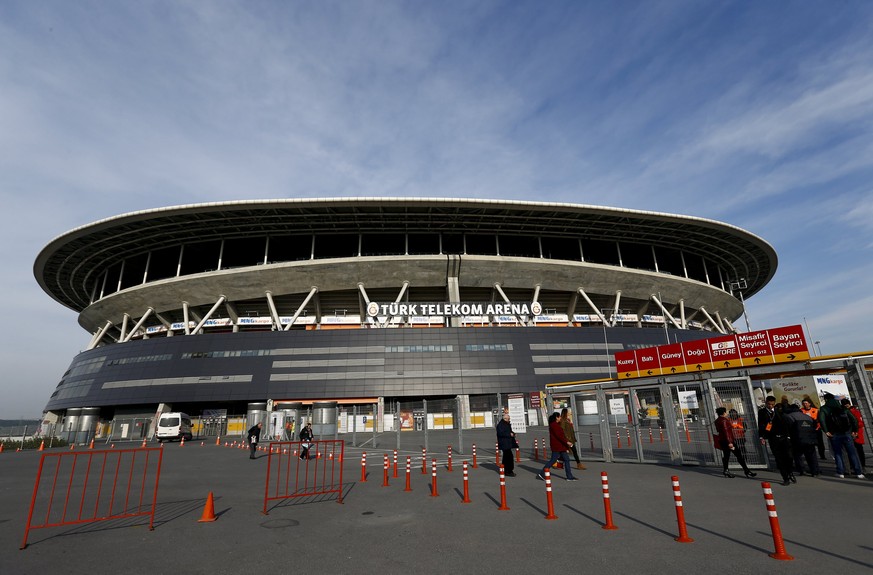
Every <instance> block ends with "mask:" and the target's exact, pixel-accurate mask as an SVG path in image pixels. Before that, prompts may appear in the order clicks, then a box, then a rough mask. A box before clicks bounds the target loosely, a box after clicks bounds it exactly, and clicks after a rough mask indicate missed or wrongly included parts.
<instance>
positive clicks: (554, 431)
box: [537, 412, 577, 481]
mask: <svg viewBox="0 0 873 575" xmlns="http://www.w3.org/2000/svg"><path fill="white" fill-rule="evenodd" d="M558 417H559V416H558V412H555V413H553V414H552V415H550V416H549V446H550V447H551V448H552V457H551V459H549V462H548V463H547V464H546V466H545V467H544V468H543V472H542V473H537V479H545V477H543V475H544V474H545V472H546V470H548V469H550V468H551V467H552V465H553V464H554V463H555V462H556V461H558V460H559V459H560V460H561V461H562V462H563V463H564V471H566V472H567V481H577V479H576V478H575V477H573V472H572V471H570V457H569V456H568V455H567V451H568V450H569V449H570V448H571V447H573V444H572V443H571V442H570V440H568V439H567V436H566V435H564V430H563V429H561V424H560V422H558Z"/></svg>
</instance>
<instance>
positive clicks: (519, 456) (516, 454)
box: [515, 447, 521, 463]
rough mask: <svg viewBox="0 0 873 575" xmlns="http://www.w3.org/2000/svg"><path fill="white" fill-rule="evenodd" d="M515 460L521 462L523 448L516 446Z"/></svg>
mask: <svg viewBox="0 0 873 575" xmlns="http://www.w3.org/2000/svg"><path fill="white" fill-rule="evenodd" d="M515 462H516V463H521V448H519V447H516V448H515Z"/></svg>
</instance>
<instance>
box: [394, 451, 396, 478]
mask: <svg viewBox="0 0 873 575" xmlns="http://www.w3.org/2000/svg"><path fill="white" fill-rule="evenodd" d="M394 479H397V450H396V449H395V450H394Z"/></svg>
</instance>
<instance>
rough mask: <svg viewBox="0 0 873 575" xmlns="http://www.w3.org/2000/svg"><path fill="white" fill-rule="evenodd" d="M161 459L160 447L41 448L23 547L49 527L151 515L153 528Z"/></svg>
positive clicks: (150, 526) (150, 525) (151, 528)
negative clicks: (34, 533)
mask: <svg viewBox="0 0 873 575" xmlns="http://www.w3.org/2000/svg"><path fill="white" fill-rule="evenodd" d="M162 460H163V451H162V450H161V449H160V448H139V449H112V450H105V451H87V452H85V451H72V452H70V451H68V452H64V453H43V455H42V458H41V459H40V461H39V469H38V470H37V473H36V481H35V483H34V486H33V497H32V498H31V501H30V511H29V512H28V514H27V524H26V525H25V528H24V540H23V541H22V543H21V547H20V549H24V548H25V547H27V537H28V535H29V534H30V531H31V530H33V529H44V528H46V527H60V526H62V525H79V524H82V523H93V522H96V521H108V520H110V519H122V518H128V517H140V516H148V517H149V529H150V530H153V529H154V522H155V506H156V504H157V499H158V481H159V480H160V477H161V462H162Z"/></svg>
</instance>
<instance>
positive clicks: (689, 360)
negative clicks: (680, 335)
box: [682, 339, 712, 371]
mask: <svg viewBox="0 0 873 575" xmlns="http://www.w3.org/2000/svg"><path fill="white" fill-rule="evenodd" d="M682 355H683V356H684V358H685V366H686V367H687V371H703V370H704V369H711V366H712V361H711V360H710V357H709V343H708V340H705V339H698V340H697V341H686V342H685V343H683V344H682Z"/></svg>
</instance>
